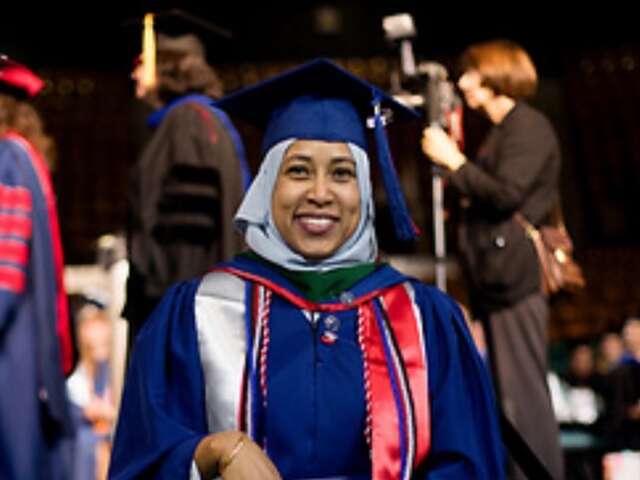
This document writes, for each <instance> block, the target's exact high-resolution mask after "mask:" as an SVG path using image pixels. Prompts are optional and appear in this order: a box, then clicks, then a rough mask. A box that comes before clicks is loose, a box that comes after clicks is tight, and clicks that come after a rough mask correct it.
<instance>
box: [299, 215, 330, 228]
mask: <svg viewBox="0 0 640 480" xmlns="http://www.w3.org/2000/svg"><path fill="white" fill-rule="evenodd" d="M303 222H305V223H306V224H308V225H310V226H313V227H327V226H329V225H330V224H331V223H332V220H331V219H329V218H310V217H307V218H304V219H303Z"/></svg>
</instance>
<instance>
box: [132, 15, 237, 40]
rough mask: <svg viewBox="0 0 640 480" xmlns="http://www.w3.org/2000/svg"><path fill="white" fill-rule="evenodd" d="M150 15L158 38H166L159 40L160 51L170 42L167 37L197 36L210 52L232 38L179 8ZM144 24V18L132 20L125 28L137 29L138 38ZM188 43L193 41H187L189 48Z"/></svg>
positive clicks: (212, 24)
mask: <svg viewBox="0 0 640 480" xmlns="http://www.w3.org/2000/svg"><path fill="white" fill-rule="evenodd" d="M150 13H151V15H153V24H154V29H155V31H156V32H157V34H158V37H160V38H162V37H164V38H163V39H162V40H161V41H160V39H159V42H158V48H159V49H161V48H162V46H163V42H166V41H167V40H168V39H167V37H169V38H172V37H183V36H186V35H190V36H195V37H197V40H198V41H200V42H201V43H202V45H204V47H205V50H210V49H211V48H210V47H212V46H214V45H215V44H217V43H219V42H220V41H225V40H231V38H232V33H231V31H229V30H228V29H226V28H224V27H222V26H220V25H217V24H216V23H214V22H212V21H210V20H208V19H205V18H202V17H200V16H197V15H194V14H192V13H189V12H186V11H184V10H180V9H178V8H173V9H169V10H161V11H157V12H150ZM143 24H144V16H140V17H136V18H131V19H128V20H126V21H125V22H124V25H125V26H128V27H135V32H136V33H135V35H136V37H138V38H139V35H140V32H141V31H142V27H143ZM188 42H192V40H187V41H185V44H187V47H188ZM192 43H193V42H192ZM166 44H167V45H168V48H167V49H172V47H171V45H172V44H171V42H170V41H169V42H167V43H166ZM176 48H178V49H181V48H182V47H181V45H180V44H178V45H177V47H176ZM196 48H198V47H196Z"/></svg>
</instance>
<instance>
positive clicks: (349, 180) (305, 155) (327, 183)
mask: <svg viewBox="0 0 640 480" xmlns="http://www.w3.org/2000/svg"><path fill="white" fill-rule="evenodd" d="M271 211H272V215H273V220H274V222H275V225H276V228H277V229H278V231H279V232H280V235H281V236H282V238H283V240H284V241H285V242H286V243H287V245H288V246H289V247H290V248H291V249H292V250H294V251H295V252H296V253H298V254H300V255H302V256H303V257H305V258H307V259H312V260H322V259H324V258H328V257H330V256H331V255H333V254H334V253H335V252H336V251H337V250H338V249H339V248H340V246H341V245H342V244H344V243H345V242H346V241H347V239H349V237H350V236H351V235H352V234H353V232H355V230H356V227H357V226H358V222H359V221H360V214H361V212H360V191H359V189H358V181H357V178H356V163H355V161H354V159H353V157H352V155H351V151H350V150H349V147H348V146H347V144H346V143H337V142H324V141H319V140H298V141H296V142H294V143H293V144H292V145H291V146H290V147H289V149H288V150H287V152H286V153H285V156H284V160H283V161H282V164H281V165H280V171H279V172H278V177H277V179H276V184H275V187H274V190H273V196H272V198H271Z"/></svg>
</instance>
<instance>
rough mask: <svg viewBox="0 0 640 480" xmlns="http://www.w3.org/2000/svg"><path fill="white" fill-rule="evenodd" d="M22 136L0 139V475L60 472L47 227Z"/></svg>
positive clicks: (59, 377) (63, 421)
mask: <svg viewBox="0 0 640 480" xmlns="http://www.w3.org/2000/svg"><path fill="white" fill-rule="evenodd" d="M15 137H16V138H17V135H15ZM21 142H23V140H21V139H19V138H17V139H10V138H0V217H1V218H0V388H1V389H2V393H0V478H2V479H39V478H53V479H58V478H67V477H66V471H65V467H67V464H66V463H65V461H63V456H62V453H61V452H62V450H61V449H62V446H63V443H64V442H63V439H64V438H65V437H66V436H68V435H70V433H71V432H72V423H71V418H70V414H69V408H68V403H67V399H66V392H65V383H64V375H63V372H62V365H61V352H60V345H59V340H58V334H57V333H56V310H57V308H56V301H57V300H56V299H57V296H58V291H57V288H56V265H55V260H54V256H53V248H54V239H53V235H54V233H53V232H52V231H51V230H50V218H49V212H48V210H47V200H46V198H45V193H44V191H43V187H42V185H41V183H40V180H39V178H38V175H37V173H36V170H35V167H34V159H33V158H31V156H30V154H29V152H28V151H27V150H26V149H25V148H24V144H23V143H21ZM65 320H66V319H65ZM66 461H68V459H66Z"/></svg>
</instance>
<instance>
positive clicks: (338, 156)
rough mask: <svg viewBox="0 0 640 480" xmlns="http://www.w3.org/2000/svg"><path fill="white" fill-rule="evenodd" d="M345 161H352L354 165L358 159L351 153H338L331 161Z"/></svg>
mask: <svg viewBox="0 0 640 480" xmlns="http://www.w3.org/2000/svg"><path fill="white" fill-rule="evenodd" d="M344 162H347V163H351V164H353V165H355V164H356V161H355V160H354V159H353V158H351V157H350V156H349V155H344V156H341V155H337V156H335V157H333V158H332V159H331V163H344Z"/></svg>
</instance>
